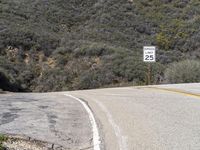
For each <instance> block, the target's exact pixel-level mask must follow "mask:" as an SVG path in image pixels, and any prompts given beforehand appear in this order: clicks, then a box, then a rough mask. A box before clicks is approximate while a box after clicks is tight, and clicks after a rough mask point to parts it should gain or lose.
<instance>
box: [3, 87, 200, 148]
mask: <svg viewBox="0 0 200 150" xmlns="http://www.w3.org/2000/svg"><path fill="white" fill-rule="evenodd" d="M65 94H67V95H65ZM70 95H71V96H70ZM73 96H74V97H73ZM76 98H79V100H80V101H82V102H86V103H87V104H88V106H89V108H90V110H91V112H92V113H93V115H94V117H95V121H96V123H97V125H98V126H97V128H98V131H96V130H94V122H93V121H92V120H91V117H90V114H89V113H88V111H87V108H86V107H85V106H84V105H83V104H81V102H80V101H78V100H77V99H76ZM86 103H85V104H86ZM96 132H98V135H99V136H100V139H99V140H100V141H101V143H100V144H99V149H101V150H104V149H106V150H199V149H200V84H179V85H163V86H150V87H125V88H109V89H99V90H85V91H73V92H60V93H46V94H28V93H27V94H15V93H11V94H8V95H0V133H11V134H23V135H27V136H30V137H33V138H36V139H39V140H44V141H48V142H52V143H56V144H60V145H62V146H65V147H68V148H71V149H81V148H86V147H91V148H89V149H95V150H97V149H98V148H96V147H95V146H94V143H92V139H94V136H97V133H96Z"/></svg>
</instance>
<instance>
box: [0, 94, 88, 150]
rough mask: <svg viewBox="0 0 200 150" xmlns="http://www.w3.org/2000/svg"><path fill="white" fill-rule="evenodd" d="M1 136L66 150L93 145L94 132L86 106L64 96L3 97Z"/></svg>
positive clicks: (0, 102)
mask: <svg viewBox="0 0 200 150" xmlns="http://www.w3.org/2000/svg"><path fill="white" fill-rule="evenodd" d="M0 133H4V134H17V135H23V136H27V137H31V138H34V139H37V140H41V141H46V142H49V143H53V144H57V145H60V146H63V147H65V148H66V149H73V150H74V149H81V148H87V147H90V146H91V141H92V129H91V125H90V120H89V118H88V114H87V112H86V111H85V109H84V107H82V105H81V104H80V103H79V102H78V101H76V100H74V99H72V98H70V97H66V96H64V95H63V94H59V93H45V94H36V93H35V94H30V93H27V94H17V93H10V94H0Z"/></svg>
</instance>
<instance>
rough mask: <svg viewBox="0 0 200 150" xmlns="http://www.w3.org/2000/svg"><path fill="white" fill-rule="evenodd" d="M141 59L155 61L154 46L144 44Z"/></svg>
mask: <svg viewBox="0 0 200 150" xmlns="http://www.w3.org/2000/svg"><path fill="white" fill-rule="evenodd" d="M143 61H144V62H155V61H156V47H155V46H144V47H143Z"/></svg>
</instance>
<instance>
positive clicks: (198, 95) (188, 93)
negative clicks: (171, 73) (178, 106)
mask: <svg viewBox="0 0 200 150" xmlns="http://www.w3.org/2000/svg"><path fill="white" fill-rule="evenodd" d="M144 88H147V89H154V90H161V91H167V92H174V93H178V94H182V95H185V96H190V97H195V98H200V94H195V93H191V92H188V91H183V90H180V89H174V88H160V87H144Z"/></svg>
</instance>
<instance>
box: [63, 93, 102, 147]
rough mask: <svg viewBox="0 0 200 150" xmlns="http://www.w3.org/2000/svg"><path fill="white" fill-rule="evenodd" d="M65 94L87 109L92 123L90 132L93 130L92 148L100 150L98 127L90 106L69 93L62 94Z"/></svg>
mask: <svg viewBox="0 0 200 150" xmlns="http://www.w3.org/2000/svg"><path fill="white" fill-rule="evenodd" d="M64 95H65V96H68V97H71V98H73V99H75V100H77V101H79V102H80V103H81V104H82V105H83V107H84V108H85V110H86V111H87V113H88V114H89V119H90V122H91V125H92V132H93V146H94V150H100V143H101V141H100V136H99V131H98V127H97V123H96V121H95V118H94V115H93V113H92V111H91V110H90V108H89V107H88V105H87V104H86V103H85V102H84V101H82V100H81V99H79V98H77V97H75V96H72V95H70V94H64Z"/></svg>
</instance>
